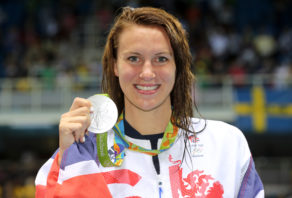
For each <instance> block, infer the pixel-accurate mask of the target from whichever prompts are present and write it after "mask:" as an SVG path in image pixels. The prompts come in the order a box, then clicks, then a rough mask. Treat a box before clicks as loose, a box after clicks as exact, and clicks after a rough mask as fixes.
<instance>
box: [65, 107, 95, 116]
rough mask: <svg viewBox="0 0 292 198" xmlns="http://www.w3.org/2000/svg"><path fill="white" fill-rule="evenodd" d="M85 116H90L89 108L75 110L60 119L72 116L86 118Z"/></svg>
mask: <svg viewBox="0 0 292 198" xmlns="http://www.w3.org/2000/svg"><path fill="white" fill-rule="evenodd" d="M86 115H90V108H88V107H79V108H77V109H74V110H72V111H69V112H66V113H64V114H63V115H62V117H74V116H86Z"/></svg>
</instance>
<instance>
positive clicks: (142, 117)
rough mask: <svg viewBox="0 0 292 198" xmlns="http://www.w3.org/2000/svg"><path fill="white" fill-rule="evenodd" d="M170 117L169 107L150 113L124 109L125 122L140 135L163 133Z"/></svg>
mask: <svg viewBox="0 0 292 198" xmlns="http://www.w3.org/2000/svg"><path fill="white" fill-rule="evenodd" d="M170 117H171V107H169V108H167V109H165V110H152V111H143V110H140V109H137V108H135V109H132V108H125V118H126V120H127V122H128V123H129V124H130V125H131V126H132V127H133V128H134V129H136V130H137V131H139V133H140V134H142V135H153V134H159V133H162V132H164V131H165V129H166V127H167V125H168V122H169V120H170Z"/></svg>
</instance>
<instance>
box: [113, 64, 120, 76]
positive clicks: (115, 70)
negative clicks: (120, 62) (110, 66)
mask: <svg viewBox="0 0 292 198" xmlns="http://www.w3.org/2000/svg"><path fill="white" fill-rule="evenodd" d="M114 72H115V76H116V77H119V72H118V66H117V61H115V63H114Z"/></svg>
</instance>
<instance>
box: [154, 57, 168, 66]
mask: <svg viewBox="0 0 292 198" xmlns="http://www.w3.org/2000/svg"><path fill="white" fill-rule="evenodd" d="M168 60H169V59H168V58H167V57H165V56H157V57H155V59H154V62H153V63H154V64H156V65H164V64H166V63H167V62H168Z"/></svg>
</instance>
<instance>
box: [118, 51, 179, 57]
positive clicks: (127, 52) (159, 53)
mask: <svg viewBox="0 0 292 198" xmlns="http://www.w3.org/2000/svg"><path fill="white" fill-rule="evenodd" d="M123 54H136V55H141V53H139V52H132V51H126V52H124V53H123ZM161 54H169V55H170V56H173V53H172V52H158V53H156V54H155V55H156V56H157V55H161Z"/></svg>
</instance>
